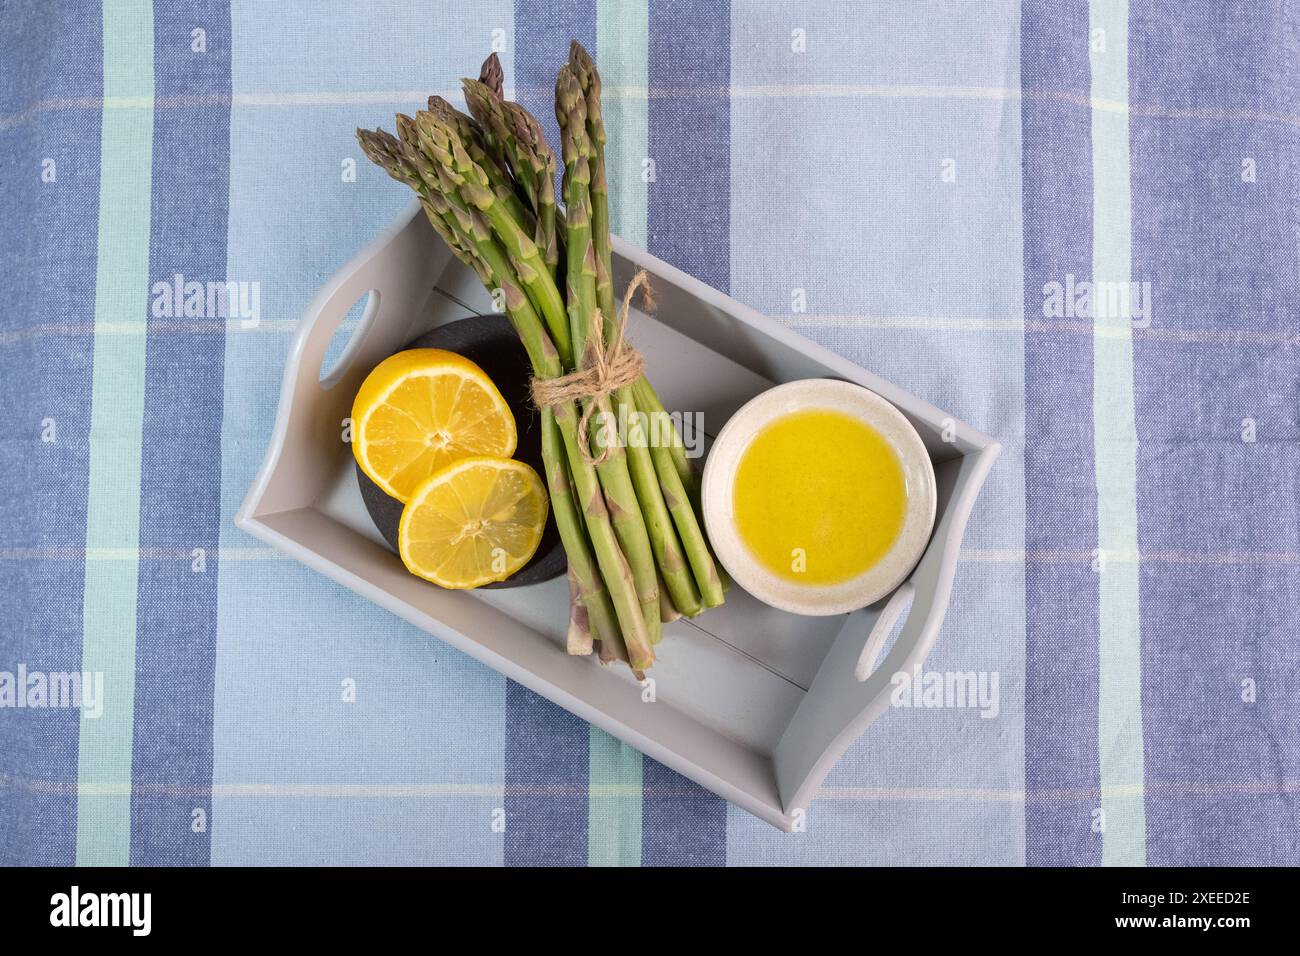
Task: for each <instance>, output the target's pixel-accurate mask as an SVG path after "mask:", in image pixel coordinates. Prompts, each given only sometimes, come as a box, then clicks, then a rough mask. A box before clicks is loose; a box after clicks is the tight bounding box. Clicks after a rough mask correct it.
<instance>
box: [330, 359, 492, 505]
mask: <svg viewBox="0 0 1300 956" xmlns="http://www.w3.org/2000/svg"><path fill="white" fill-rule="evenodd" d="M516 440H517V439H516V434H515V419H514V416H513V415H512V414H511V413H510V406H509V405H507V404H506V400H505V399H504V398H502V397H501V393H500V392H499V391H497V387H496V386H495V385H493V384H492V380H491V379H490V378H488V377H487V374H486V373H485V372H484V371H483V370H482V369H481V368H479V367H478V366H477V365H475V364H474V363H473V362H471V361H470V360H469V359H467V358H464V357H463V356H460V355H457V354H456V353H455V352H447V351H444V350H443V349H408V350H407V351H405V352H398V353H397V354H396V355H392V356H390V357H389V358H386V359H384V361H382V362H380V363H379V364H378V365H376V366H375V369H374V371H372V372H371V373H370V374H369V375H368V376H367V377H366V380H365V382H363V383H362V385H361V389H360V391H358V392H357V397H356V400H355V401H354V402H353V403H352V453H353V455H355V456H356V459H357V463H358V464H359V465H360V466H361V470H362V471H364V472H365V473H366V474H367V475H369V476H370V478H371V479H372V480H373V481H374V482H375V484H377V485H379V487H380V488H383V489H384V491H386V492H387V493H388V494H389V495H391V496H392V497H394V498H396V499H398V500H399V501H410V500H411V495H412V494H413V493H414V491H415V489H416V488H417V487H419V486H420V485H421V484H422V483H423V482H424V481H425V480H426V479H427V478H428V477H429V476H430V475H431V474H433V473H434V472H435V471H438V470H439V469H441V468H443V467H445V466H447V465H449V464H451V463H452V462H454V461H457V460H458V459H461V458H466V457H469V456H471V455H498V456H500V457H503V458H509V457H510V456H511V455H513V454H514V452H515V442H516Z"/></svg>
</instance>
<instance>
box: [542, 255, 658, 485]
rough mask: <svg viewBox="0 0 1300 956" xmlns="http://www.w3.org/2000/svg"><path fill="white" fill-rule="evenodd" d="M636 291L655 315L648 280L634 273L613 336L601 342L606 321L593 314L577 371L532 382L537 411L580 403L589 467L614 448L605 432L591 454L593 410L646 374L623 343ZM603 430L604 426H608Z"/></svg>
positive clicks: (582, 439)
mask: <svg viewBox="0 0 1300 956" xmlns="http://www.w3.org/2000/svg"><path fill="white" fill-rule="evenodd" d="M638 289H639V290H640V291H641V302H642V304H643V305H644V306H645V308H646V310H647V311H654V308H655V301H654V293H653V292H652V291H651V288H650V276H648V275H647V274H646V271H645V270H644V269H638V270H637V273H636V275H634V276H633V277H632V281H631V282H629V283H628V286H627V290H626V291H625V292H624V293H623V307H622V309H621V310H620V314H619V318H618V322H617V324H615V326H614V335H613V338H612V339H611V341H610V342H609V343H608V344H606V342H605V321H604V317H603V316H602V315H601V313H600V309H596V311H595V313H594V314H593V316H592V321H591V332H590V334H589V335H588V336H587V346H586V348H585V349H584V350H583V354H582V358H581V364H580V365H579V367H578V368H577V369H575V370H574V371H572V372H570V373H569V374H567V375H561V376H560V377H558V378H535V379H533V386H532V387H533V401H534V402H536V403H537V407H538V408H544V407H550V406H554V405H563V404H564V403H566V402H572V401H578V402H582V406H583V408H582V417H581V418H580V419H579V421H578V450H579V451H580V452H581V453H582V460H583V461H584V462H586V463H587V464H589V465H599V464H601V463H602V462H603V461H605V459H607V458H608V457H609V455H610V450H611V448H612V446H613V445H614V444H615V443H616V442H615V441H614V440H612V439H611V436H610V435H609V434H608V431H607V432H606V434H605V435H604V437H603V438H602V440H601V442H600V444H601V446H602V447H601V451H600V454H599V455H593V454H592V452H591V440H590V434H591V417H592V415H593V414H594V413H595V412H596V410H597V409H598V408H601V407H602V406H604V405H605V399H607V398H608V397H609V395H610V394H611V393H612V392H615V391H617V390H618V389H620V388H623V387H625V386H628V385H631V384H633V383H634V382H635V381H636V380H637V379H639V378H640V377H641V375H642V373H643V372H644V371H645V360H644V359H643V358H642V357H641V353H640V352H638V351H637V350H636V349H635V348H633V347H632V346H631V345H628V344H627V339H626V333H627V323H628V315H629V313H630V312H631V311H632V297H633V296H634V295H635V294H636V292H637V290H638ZM606 427H607V429H608V427H609V426H608V423H607V426H606Z"/></svg>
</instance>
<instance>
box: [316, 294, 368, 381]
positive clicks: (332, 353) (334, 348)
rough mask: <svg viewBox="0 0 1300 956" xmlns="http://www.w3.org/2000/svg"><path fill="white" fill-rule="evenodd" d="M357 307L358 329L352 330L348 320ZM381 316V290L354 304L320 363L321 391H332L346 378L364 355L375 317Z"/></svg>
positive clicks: (363, 296) (353, 328) (366, 295)
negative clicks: (358, 315) (358, 313)
mask: <svg viewBox="0 0 1300 956" xmlns="http://www.w3.org/2000/svg"><path fill="white" fill-rule="evenodd" d="M363 300H364V304H363ZM332 304H333V303H332V302H331V305H332ZM357 306H361V309H360V312H361V314H360V317H359V318H358V319H357V321H356V324H355V326H353V327H352V328H351V329H349V328H348V326H349V322H348V319H349V317H350V316H351V315H352V313H354V312H356V311H357ZM378 314H379V290H378V289H370V290H369V291H367V292H363V293H362V294H361V297H360V298H358V299H357V300H356V302H354V303H353V304H352V308H350V309H348V311H347V312H346V313H345V314H344V317H343V320H342V321H341V322H340V323H339V325H338V327H337V328H336V329H335V330H334V333H333V335H331V337H330V342H329V345H328V346H327V347H326V349H325V357H324V358H322V359H321V364H320V387H321V388H322V389H324V390H325V391H329V390H330V389H331V388H333V387H334V386H335V385H337V384H338V383H339V381H340V380H342V378H343V377H344V376H345V375H347V373H348V369H350V368H351V367H352V363H353V362H354V361H355V360H356V357H357V353H358V352H360V351H361V346H362V344H363V343H364V342H365V340H366V335H367V333H369V332H370V327H371V326H372V325H374V322H375V316H376V315H378Z"/></svg>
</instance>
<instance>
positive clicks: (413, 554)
mask: <svg viewBox="0 0 1300 956" xmlns="http://www.w3.org/2000/svg"><path fill="white" fill-rule="evenodd" d="M546 511H547V499H546V489H545V488H544V487H543V486H542V479H541V478H539V477H538V476H537V472H535V471H533V469H532V468H530V467H529V466H528V465H526V464H524V463H523V462H522V461H514V460H512V459H509V458H485V457H480V458H463V459H461V460H460V461H458V462H455V463H453V464H451V465H448V466H447V467H446V468H443V469H442V470H441V471H439V472H437V473H435V474H434V475H432V476H430V477H429V478H428V479H427V480H426V481H424V483H423V484H421V485H420V486H419V487H417V488H416V489H415V491H414V492H413V493H412V495H411V500H410V501H409V502H407V505H406V507H405V508H404V509H403V510H402V521H401V524H399V525H398V528H397V546H398V551H399V553H400V554H401V556H402V562H403V563H404V564H405V565H406V567H407V570H409V571H410V572H411V573H412V574H414V575H417V576H419V577H422V578H424V579H425V580H426V581H432V582H433V583H434V584H438V585H441V586H442V587H444V588H456V589H462V588H476V587H481V586H482V585H484V584H489V583H491V582H493V581H504V580H505V579H506V578H508V577H510V575H512V574H514V573H515V572H516V571H518V570H519V569H520V568H522V567H523V566H524V565H525V564H527V563H528V561H529V559H530V558H531V557H532V556H533V553H534V552H535V551H536V550H537V546H538V544H540V543H541V540H542V531H543V530H545V528H546Z"/></svg>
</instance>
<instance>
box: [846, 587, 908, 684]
mask: <svg viewBox="0 0 1300 956" xmlns="http://www.w3.org/2000/svg"><path fill="white" fill-rule="evenodd" d="M915 594H916V586H915V585H914V584H912V582H911V581H904V582H903V583H902V584H901V585H899V587H898V589H897V590H896V591H894V593H893V594H891V595H890V596H889V600H888V601H887V602H886V603H885V606H884V607H883V608H881V610H880V615H879V617H877V618H876V620H875V623H874V624H873V625H872V627H871V633H870V634H868V635H867V642H866V643H865V644H863V645H862V653H861V654H860V655H859V656H858V663H857V665H856V666H855V667H854V668H853V676H854V677H856V678H857V679H858V682H859V683H861V682H862V681H865V680H866V679H867V678H868V677H870V676H871V672H872V671H874V670H875V669H876V661H878V660H879V659H880V655H881V653H882V652H883V651H884V649H885V646H886V644H888V643H889V638H891V637H893V638H897V636H898V634H899V632H900V631H901V630H902V629H903V625H904V624H906V623H907V612H908V611H909V610H910V609H911V607H912V597H913V596H914V595H915Z"/></svg>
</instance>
